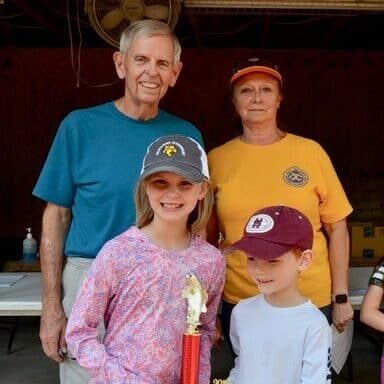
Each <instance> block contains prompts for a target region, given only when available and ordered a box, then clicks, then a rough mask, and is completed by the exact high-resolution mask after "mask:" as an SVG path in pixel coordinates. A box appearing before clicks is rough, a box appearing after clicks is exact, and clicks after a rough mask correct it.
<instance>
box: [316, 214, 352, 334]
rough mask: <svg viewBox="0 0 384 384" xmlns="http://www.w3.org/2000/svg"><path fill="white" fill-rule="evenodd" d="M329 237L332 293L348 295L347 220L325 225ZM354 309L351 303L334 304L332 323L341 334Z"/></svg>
mask: <svg viewBox="0 0 384 384" xmlns="http://www.w3.org/2000/svg"><path fill="white" fill-rule="evenodd" d="M323 226H324V229H325V231H326V233H327V235H328V252H329V264H330V267H331V277H332V293H333V294H348V274H349V234H348V229H347V222H346V220H345V219H343V220H340V221H337V222H336V223H332V224H323ZM352 318H353V309H352V305H351V303H350V302H349V301H347V302H346V303H333V306H332V322H333V324H334V325H335V327H336V329H337V330H338V331H339V332H343V331H344V329H345V327H346V326H347V323H348V321H349V320H351V319H352Z"/></svg>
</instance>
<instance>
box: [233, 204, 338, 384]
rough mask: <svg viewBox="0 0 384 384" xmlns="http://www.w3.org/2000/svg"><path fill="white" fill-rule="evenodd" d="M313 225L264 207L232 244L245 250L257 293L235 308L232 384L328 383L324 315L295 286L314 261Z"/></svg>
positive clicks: (291, 213) (276, 208)
mask: <svg viewBox="0 0 384 384" xmlns="http://www.w3.org/2000/svg"><path fill="white" fill-rule="evenodd" d="M312 243H313V229H312V226H311V224H310V222H309V220H308V219H307V218H306V217H305V216H304V215H303V214H302V213H300V212H299V211H297V210H296V209H293V208H289V207H285V206H274V207H268V208H264V209H262V210H260V211H258V212H256V213H255V214H254V215H252V217H251V218H250V219H249V221H248V223H247V225H246V227H245V229H244V234H243V237H242V238H241V239H240V240H239V241H237V242H236V243H234V244H233V246H232V248H234V249H238V250H241V251H243V252H245V253H246V254H247V257H248V259H247V266H248V271H249V274H250V276H251V277H252V279H253V280H254V281H255V282H256V284H257V286H258V288H259V290H260V292H261V294H260V295H258V296H255V297H251V298H249V299H245V300H242V301H241V302H240V303H239V304H238V305H237V306H236V307H235V308H234V310H233V313H232V317H231V329H230V336H231V341H232V344H233V348H234V351H235V353H236V354H237V355H238V357H237V358H236V359H235V367H234V368H233V369H232V371H231V372H230V375H229V378H228V382H229V383H231V384H248V383H249V384H257V383H263V384H265V383H268V384H282V383H284V384H298V383H301V384H309V383H313V384H322V383H330V382H331V374H330V346H331V332H330V328H329V325H328V322H327V320H326V318H325V316H324V315H323V314H322V313H321V312H320V311H319V310H318V309H317V308H316V307H315V306H314V305H313V304H312V303H311V301H310V300H309V299H306V298H305V297H303V296H302V295H301V294H300V292H299V291H298V289H297V279H298V275H299V273H300V272H302V271H304V270H306V269H307V268H308V267H309V265H310V263H311V260H312V250H311V248H312Z"/></svg>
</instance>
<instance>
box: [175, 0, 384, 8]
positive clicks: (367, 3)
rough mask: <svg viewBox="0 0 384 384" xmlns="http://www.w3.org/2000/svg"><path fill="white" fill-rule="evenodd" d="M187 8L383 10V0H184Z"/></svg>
mask: <svg viewBox="0 0 384 384" xmlns="http://www.w3.org/2000/svg"><path fill="white" fill-rule="evenodd" d="M182 2H183V3H184V6H185V7H186V8H241V9H244V8H246V9H255V8H264V9H310V10H322V9H323V10H354V11H383V10H384V1H383V0H302V1H295V0H220V1H217V0H183V1H182Z"/></svg>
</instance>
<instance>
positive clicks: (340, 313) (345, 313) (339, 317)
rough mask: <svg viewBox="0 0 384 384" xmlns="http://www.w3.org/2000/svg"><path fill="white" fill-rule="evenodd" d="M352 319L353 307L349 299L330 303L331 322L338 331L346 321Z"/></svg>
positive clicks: (340, 330)
mask: <svg viewBox="0 0 384 384" xmlns="http://www.w3.org/2000/svg"><path fill="white" fill-rule="evenodd" d="M351 319H353V308H352V305H351V303H350V302H349V301H347V302H346V303H342V304H338V303H333V305H332V323H333V325H334V326H335V327H336V329H337V330H338V331H339V332H343V331H344V329H345V327H346V326H347V324H348V321H349V320H351Z"/></svg>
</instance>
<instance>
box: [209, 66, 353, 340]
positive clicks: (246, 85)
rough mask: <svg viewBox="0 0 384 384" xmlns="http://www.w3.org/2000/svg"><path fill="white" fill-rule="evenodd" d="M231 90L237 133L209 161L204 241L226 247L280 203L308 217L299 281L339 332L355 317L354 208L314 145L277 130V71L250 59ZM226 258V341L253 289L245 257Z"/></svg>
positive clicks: (280, 82) (325, 157)
mask: <svg viewBox="0 0 384 384" xmlns="http://www.w3.org/2000/svg"><path fill="white" fill-rule="evenodd" d="M230 85H231V90H232V100H233V104H234V106H235V109H236V111H237V113H238V115H239V116H240V119H241V122H242V134H241V135H240V136H238V137H236V138H235V139H233V140H230V141H229V142H227V143H225V144H224V145H222V146H219V147H217V148H215V149H213V150H212V151H211V152H210V154H209V165H210V170H211V177H212V181H213V183H214V186H215V190H216V220H215V219H213V220H212V223H211V225H210V227H209V228H208V239H209V240H210V241H211V242H215V241H216V239H217V234H218V233H219V232H220V237H221V247H222V248H225V247H227V246H228V245H230V244H231V243H233V242H234V241H236V240H238V239H239V238H241V236H242V229H243V227H244V223H245V222H246V220H247V218H248V217H249V216H250V215H251V214H252V212H254V211H255V210H258V209H260V208H263V207H266V206H271V205H278V204H284V205H288V206H291V207H294V208H296V209H298V210H300V211H302V212H303V213H305V214H306V216H307V217H308V218H309V219H310V221H311V223H312V226H313V230H314V246H313V250H314V255H315V256H314V260H313V263H312V265H311V267H310V268H309V269H308V270H306V271H305V272H303V273H302V274H301V275H300V277H299V288H300V290H301V292H302V294H303V295H305V296H307V297H309V298H310V299H311V300H312V302H313V303H314V304H316V305H317V306H318V307H319V308H320V309H321V310H322V311H323V313H324V314H325V315H326V316H327V318H328V320H329V321H330V320H331V318H332V321H333V323H334V324H335V326H336V327H337V329H338V330H339V331H343V330H344V328H345V326H346V324H347V322H348V321H349V320H350V319H351V318H352V317H353V310H352V306H351V304H350V303H349V301H348V265H349V237H348V231H347V226H346V217H347V215H349V214H350V213H351V211H352V207H351V205H350V204H349V202H348V199H347V197H346V195H345V193H344V190H343V188H342V186H341V184H340V181H339V179H338V177H337V175H336V172H335V170H334V168H333V166H332V163H331V161H330V159H329V157H328V155H327V154H326V152H325V151H324V150H323V148H322V147H321V146H320V145H319V144H318V143H316V142H315V141H313V140H310V139H307V138H304V137H300V136H296V135H293V134H290V133H287V132H285V131H283V130H282V129H281V128H280V127H279V126H278V123H277V119H276V116H277V112H278V110H279V107H280V103H281V101H282V85H283V79H282V76H281V74H280V73H279V72H278V70H277V67H274V66H272V65H270V64H266V63H263V62H261V61H258V59H250V60H249V61H248V62H247V64H246V66H245V67H243V68H240V69H238V70H237V71H236V72H235V73H234V74H233V76H232V78H231V80H230ZM324 232H325V234H326V236H325V234H324ZM226 257H227V273H226V283H225V288H224V296H223V307H222V320H223V322H222V325H223V330H224V333H226V334H228V328H229V318H230V313H231V311H232V308H233V306H234V305H235V304H236V303H237V302H238V301H239V300H241V299H243V298H246V297H249V296H253V295H255V294H257V293H258V290H257V287H256V285H255V284H254V283H253V282H252V280H251V278H250V277H249V275H248V272H247V267H246V258H245V255H243V254H240V253H239V252H236V251H234V252H230V253H228V254H227V256H226ZM331 301H332V302H333V305H331Z"/></svg>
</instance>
